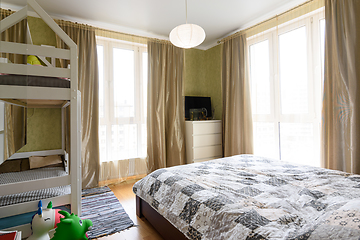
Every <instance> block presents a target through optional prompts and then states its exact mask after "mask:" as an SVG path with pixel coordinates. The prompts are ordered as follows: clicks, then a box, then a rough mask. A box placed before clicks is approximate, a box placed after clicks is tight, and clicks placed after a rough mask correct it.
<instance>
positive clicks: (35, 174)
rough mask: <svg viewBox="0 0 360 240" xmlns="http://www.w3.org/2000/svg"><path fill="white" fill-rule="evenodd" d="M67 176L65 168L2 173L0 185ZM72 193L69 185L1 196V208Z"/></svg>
mask: <svg viewBox="0 0 360 240" xmlns="http://www.w3.org/2000/svg"><path fill="white" fill-rule="evenodd" d="M65 175H66V172H65V171H64V168H63V167H52V168H39V169H33V170H29V171H23V172H11V173H2V174H0V185H3V184H9V183H16V182H21V181H31V180H37V179H43V178H50V177H61V176H65ZM70 193H71V188H70V185H68V186H61V187H54V188H47V189H41V190H36V191H29V192H23V193H17V194H12V195H5V196H0V207H2V206H7V205H11V204H17V203H23V202H29V201H37V200H41V199H46V198H52V197H57V196H61V195H65V194H70Z"/></svg>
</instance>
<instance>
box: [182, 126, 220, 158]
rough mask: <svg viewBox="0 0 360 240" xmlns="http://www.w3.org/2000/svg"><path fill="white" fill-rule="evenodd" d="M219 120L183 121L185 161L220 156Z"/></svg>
mask: <svg viewBox="0 0 360 240" xmlns="http://www.w3.org/2000/svg"><path fill="white" fill-rule="evenodd" d="M221 132H222V125H221V120H204V121H185V134H186V136H185V139H186V162H187V163H194V162H203V161H208V160H211V159H216V158H221V157H222V155H223V154H222V134H221Z"/></svg>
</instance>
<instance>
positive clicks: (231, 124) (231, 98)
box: [222, 34, 253, 157]
mask: <svg viewBox="0 0 360 240" xmlns="http://www.w3.org/2000/svg"><path fill="white" fill-rule="evenodd" d="M222 49H223V52H222V97H223V117H222V119H223V148H224V156H225V157H228V156H233V155H236V154H243V153H249V154H251V153H253V132H252V131H253V129H252V115H251V103H250V86H249V77H248V70H247V59H248V58H247V51H246V36H245V35H244V34H242V35H239V36H237V37H234V38H231V39H228V40H226V41H224V43H223V46H222Z"/></svg>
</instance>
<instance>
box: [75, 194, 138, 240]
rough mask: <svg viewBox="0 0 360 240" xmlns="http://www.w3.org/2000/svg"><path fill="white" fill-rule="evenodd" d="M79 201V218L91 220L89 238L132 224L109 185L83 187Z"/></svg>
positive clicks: (120, 229) (125, 227) (111, 232)
mask: <svg viewBox="0 0 360 240" xmlns="http://www.w3.org/2000/svg"><path fill="white" fill-rule="evenodd" d="M81 203H82V215H81V218H83V219H90V220H91V221H92V222H93V227H92V229H91V230H90V231H88V232H87V234H88V238H89V239H94V238H99V237H103V236H106V235H110V234H113V233H116V232H120V231H122V230H125V229H128V228H130V227H132V226H134V223H133V221H132V220H131V219H130V217H129V216H128V215H127V213H126V212H125V210H124V208H123V207H122V205H121V204H120V202H119V200H118V199H117V198H116V196H115V195H114V193H113V192H112V191H111V189H110V188H109V187H99V188H91V189H84V190H83V191H82V201H81Z"/></svg>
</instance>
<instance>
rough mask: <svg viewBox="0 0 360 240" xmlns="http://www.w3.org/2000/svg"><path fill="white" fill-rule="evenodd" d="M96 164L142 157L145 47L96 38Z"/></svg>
mask: <svg viewBox="0 0 360 240" xmlns="http://www.w3.org/2000/svg"><path fill="white" fill-rule="evenodd" d="M97 53H98V64H99V117H100V127H99V141H100V161H102V162H103V161H115V160H123V159H131V158H140V157H145V156H146V91H147V52H146V46H144V45H140V44H134V43H127V42H123V41H117V40H113V39H111V40H110V39H107V38H102V37H97Z"/></svg>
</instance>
